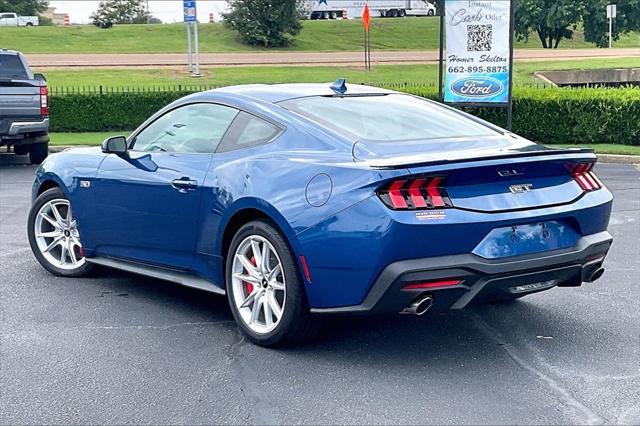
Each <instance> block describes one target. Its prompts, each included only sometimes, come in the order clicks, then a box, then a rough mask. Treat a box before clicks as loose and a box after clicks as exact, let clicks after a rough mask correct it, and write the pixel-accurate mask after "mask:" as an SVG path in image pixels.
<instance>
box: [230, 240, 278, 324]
mask: <svg viewBox="0 0 640 426" xmlns="http://www.w3.org/2000/svg"><path fill="white" fill-rule="evenodd" d="M231 274H232V275H231V280H232V286H233V300H234V302H235V306H236V308H237V310H238V313H239V314H240V315H239V316H240V318H241V319H242V321H243V322H244V323H245V325H246V326H247V327H249V329H250V330H251V331H253V332H255V333H257V334H266V333H269V332H271V331H273V330H274V329H275V328H276V327H277V326H278V324H279V322H280V320H281V319H282V314H283V312H284V309H285V300H286V284H285V277H284V271H283V269H282V262H281V261H280V258H279V257H278V253H277V252H276V250H275V248H274V247H273V245H272V244H271V243H270V242H269V241H268V240H267V239H266V238H264V237H262V236H260V235H250V236H248V237H246V238H245V239H244V240H242V242H241V243H240V244H239V245H238V248H237V249H236V252H235V254H234V258H233V263H232V270H231Z"/></svg>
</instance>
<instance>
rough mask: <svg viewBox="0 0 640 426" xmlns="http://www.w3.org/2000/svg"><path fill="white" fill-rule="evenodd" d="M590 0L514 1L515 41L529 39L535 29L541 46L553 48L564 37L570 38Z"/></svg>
mask: <svg viewBox="0 0 640 426" xmlns="http://www.w3.org/2000/svg"><path fill="white" fill-rule="evenodd" d="M588 1H590V0H586V1H585V0H517V1H516V9H515V23H514V24H515V32H516V36H517V38H518V40H528V39H529V34H530V33H532V32H534V31H535V33H536V34H537V35H538V37H539V38H540V41H541V42H542V47H544V48H545V49H547V48H548V49H551V48H553V49H555V48H557V47H558V44H559V43H560V40H562V39H563V38H567V39H570V38H572V37H573V30H575V29H576V27H577V25H578V22H579V21H580V19H581V18H582V15H583V14H584V13H585V11H586V7H585V4H586V3H587V2H588Z"/></svg>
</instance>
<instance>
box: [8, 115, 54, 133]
mask: <svg viewBox="0 0 640 426" xmlns="http://www.w3.org/2000/svg"><path fill="white" fill-rule="evenodd" d="M3 127H4V129H3V134H2V137H3V138H6V137H9V138H11V137H16V136H20V135H25V134H29V133H47V132H49V117H44V118H36V117H34V118H20V119H8V120H6V123H5V124H4V125H3Z"/></svg>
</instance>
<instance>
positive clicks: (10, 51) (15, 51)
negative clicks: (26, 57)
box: [0, 48, 20, 55]
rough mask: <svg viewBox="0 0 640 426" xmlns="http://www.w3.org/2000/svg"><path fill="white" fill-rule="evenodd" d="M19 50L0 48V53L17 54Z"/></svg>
mask: <svg viewBox="0 0 640 426" xmlns="http://www.w3.org/2000/svg"><path fill="white" fill-rule="evenodd" d="M19 54H20V52H18V51H17V50H9V49H4V48H3V49H0V55H19Z"/></svg>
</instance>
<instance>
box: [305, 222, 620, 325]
mask: <svg viewBox="0 0 640 426" xmlns="http://www.w3.org/2000/svg"><path fill="white" fill-rule="evenodd" d="M612 241H613V238H612V237H611V235H610V234H609V233H608V232H606V231H603V232H599V233H596V234H592V235H587V236H584V237H582V238H581V239H580V240H579V241H578V243H577V244H576V245H575V246H574V247H571V248H568V249H563V250H554V251H549V252H544V253H538V254H535V255H526V256H514V257H509V258H503V259H492V260H490V259H484V258H482V257H480V256H477V255H474V254H463V255H452V256H440V257H432V258H424V259H411V260H403V261H398V262H394V263H392V264H390V265H388V266H387V267H386V268H385V269H384V270H383V271H382V273H381V274H380V275H379V276H378V278H377V279H376V281H375V283H374V284H373V286H372V287H371V289H370V290H369V292H368V294H367V295H366V297H365V299H364V301H363V302H362V303H361V304H359V305H354V306H343V307H338V308H314V309H312V312H314V313H327V314H349V313H353V314H357V313H383V312H400V311H402V310H403V309H404V308H406V307H407V305H408V304H409V303H410V302H411V301H412V300H413V299H415V298H416V297H417V296H418V295H421V294H423V293H431V294H432V295H433V298H434V304H433V308H434V309H462V308H464V307H466V306H468V305H469V304H471V303H472V302H476V301H482V300H487V299H496V298H500V297H501V296H505V295H514V294H517V295H524V294H529V293H534V292H538V291H542V290H546V289H549V288H552V287H555V286H559V287H572V286H579V285H581V284H582V282H584V281H589V280H590V277H591V275H592V274H593V273H594V272H595V271H596V270H597V269H598V268H600V267H601V265H602V262H603V261H604V258H605V256H606V255H607V252H608V251H609V247H610V246H611V243H612ZM451 279H456V280H460V281H461V282H460V284H458V285H455V286H448V287H433V288H429V289H428V290H427V289H420V290H410V291H407V290H402V288H403V287H404V286H405V285H407V284H409V283H418V282H436V281H439V280H451ZM543 283H544V285H542V284H543ZM527 284H536V285H535V286H529V287H527V286H526V285H527ZM514 287H518V288H517V289H514Z"/></svg>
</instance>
